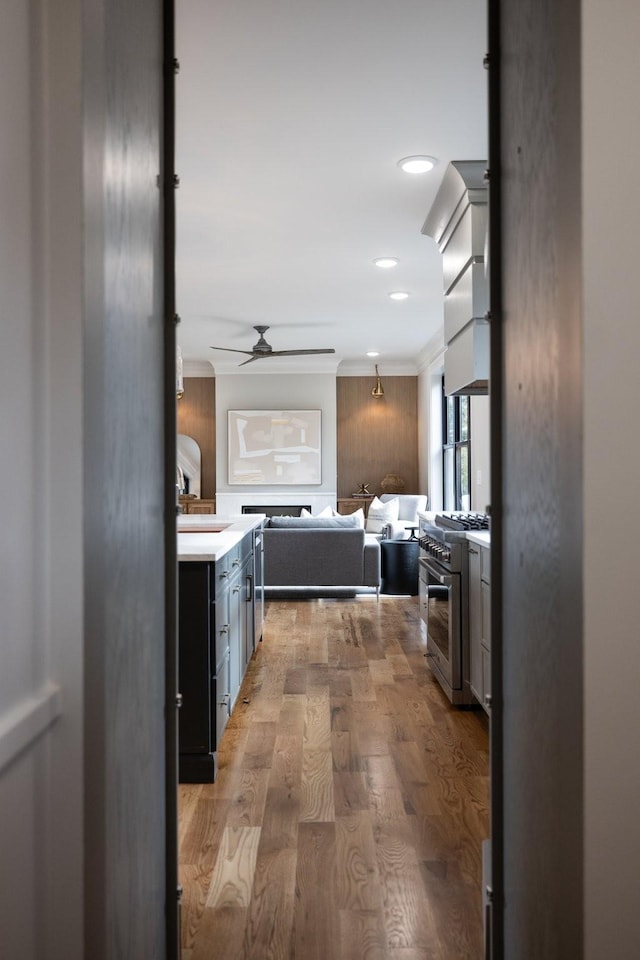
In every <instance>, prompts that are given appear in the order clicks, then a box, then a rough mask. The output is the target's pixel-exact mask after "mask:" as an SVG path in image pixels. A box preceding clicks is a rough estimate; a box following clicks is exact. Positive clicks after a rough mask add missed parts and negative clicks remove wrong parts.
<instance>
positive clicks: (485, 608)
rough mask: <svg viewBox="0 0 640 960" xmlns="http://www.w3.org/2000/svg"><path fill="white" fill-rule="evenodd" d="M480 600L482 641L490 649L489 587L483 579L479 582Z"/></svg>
mask: <svg viewBox="0 0 640 960" xmlns="http://www.w3.org/2000/svg"><path fill="white" fill-rule="evenodd" d="M480 593H481V602H482V642H483V643H484V645H485V647H486V648H487V650H491V587H490V586H489V584H488V583H485V582H484V581H483V582H482V583H481V584H480Z"/></svg>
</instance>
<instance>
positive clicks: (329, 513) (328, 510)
mask: <svg viewBox="0 0 640 960" xmlns="http://www.w3.org/2000/svg"><path fill="white" fill-rule="evenodd" d="M300 516H301V517H307V519H308V518H309V517H332V516H333V510H332V509H331V507H324V508H323V509H322V510H321V511H320V513H309V511H308V510H307V509H306V507H303V508H302V510H301V511H300Z"/></svg>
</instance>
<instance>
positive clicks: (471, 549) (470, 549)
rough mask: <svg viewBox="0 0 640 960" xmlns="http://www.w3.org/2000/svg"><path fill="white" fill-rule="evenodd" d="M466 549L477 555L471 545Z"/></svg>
mask: <svg viewBox="0 0 640 960" xmlns="http://www.w3.org/2000/svg"><path fill="white" fill-rule="evenodd" d="M467 549H468V551H469V553H475V554H476V555H477V553H478V551H477V550H474V549H473V547H468V548H467Z"/></svg>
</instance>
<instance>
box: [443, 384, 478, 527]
mask: <svg viewBox="0 0 640 960" xmlns="http://www.w3.org/2000/svg"><path fill="white" fill-rule="evenodd" d="M461 401H464V402H465V403H464V406H466V408H467V416H466V436H465V438H464V439H461V434H462V425H463V416H462V412H461V406H462V404H461ZM451 412H452V414H453V430H452V431H451V433H452V435H453V439H452V440H450V439H449V437H450V430H449V428H450V426H451ZM465 450H466V460H467V467H466V481H467V482H466V493H465V486H464V482H463V480H464V478H463V466H462V464H463V459H464V451H465ZM449 471H450V472H451V476H449ZM451 495H452V496H451ZM465 496H466V497H467V499H468V503H467V504H466V505H463V497H465ZM451 500H453V503H452V502H451ZM442 506H443V510H446V511H451V510H464V511H469V510H471V397H470V396H468V395H464V396H449V397H448V396H447V395H446V394H445V392H444V377H442Z"/></svg>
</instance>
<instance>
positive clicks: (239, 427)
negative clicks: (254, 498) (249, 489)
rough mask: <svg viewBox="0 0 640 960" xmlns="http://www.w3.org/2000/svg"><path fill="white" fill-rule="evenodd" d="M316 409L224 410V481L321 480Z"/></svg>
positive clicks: (318, 413) (292, 483)
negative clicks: (226, 474)
mask: <svg viewBox="0 0 640 960" xmlns="http://www.w3.org/2000/svg"><path fill="white" fill-rule="evenodd" d="M321 415H322V412H321V411H320V410H229V411H228V437H229V484H230V485H231V484H243V485H248V486H274V485H278V484H283V485H289V486H300V485H302V484H311V483H315V484H319V483H322V466H321V437H322V432H321V431H322V422H321Z"/></svg>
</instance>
